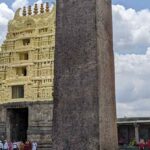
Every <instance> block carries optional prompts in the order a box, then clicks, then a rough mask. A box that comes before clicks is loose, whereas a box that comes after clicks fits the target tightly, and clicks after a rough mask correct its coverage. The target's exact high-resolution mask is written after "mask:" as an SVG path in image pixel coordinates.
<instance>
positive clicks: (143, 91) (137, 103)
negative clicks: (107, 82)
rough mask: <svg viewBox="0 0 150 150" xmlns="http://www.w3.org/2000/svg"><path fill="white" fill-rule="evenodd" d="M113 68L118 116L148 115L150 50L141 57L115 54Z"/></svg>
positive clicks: (149, 105)
mask: <svg viewBox="0 0 150 150" xmlns="http://www.w3.org/2000/svg"><path fill="white" fill-rule="evenodd" d="M115 66H116V99H117V106H118V107H117V108H118V116H130V115H131V116H136V115H140V113H141V115H142V113H143V114H144V112H145V111H149V114H150V88H149V87H150V70H149V68H150V48H148V50H147V52H146V53H145V54H143V55H136V54H130V55H129V54H126V55H121V54H116V55H115ZM143 103H144V104H143ZM147 108H148V109H147ZM145 115H146V114H145Z"/></svg>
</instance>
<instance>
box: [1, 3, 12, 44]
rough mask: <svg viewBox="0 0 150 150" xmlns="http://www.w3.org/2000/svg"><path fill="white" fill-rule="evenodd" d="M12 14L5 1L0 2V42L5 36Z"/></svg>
mask: <svg viewBox="0 0 150 150" xmlns="http://www.w3.org/2000/svg"><path fill="white" fill-rule="evenodd" d="M13 16H14V12H13V11H12V10H11V9H10V8H9V7H8V6H7V5H6V4H5V3H0V44H2V42H3V40H4V39H5V37H6V33H7V25H8V21H9V20H10V19H12V18H13Z"/></svg>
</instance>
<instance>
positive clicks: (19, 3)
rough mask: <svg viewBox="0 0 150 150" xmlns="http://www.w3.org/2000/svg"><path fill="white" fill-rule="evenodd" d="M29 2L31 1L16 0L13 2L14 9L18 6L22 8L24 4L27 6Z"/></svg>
mask: <svg viewBox="0 0 150 150" xmlns="http://www.w3.org/2000/svg"><path fill="white" fill-rule="evenodd" d="M28 4H29V1H28V0H15V1H14V2H13V3H12V9H13V10H14V11H16V10H17V9H18V8H22V7H24V6H27V5H28Z"/></svg>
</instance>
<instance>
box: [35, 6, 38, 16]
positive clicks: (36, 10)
mask: <svg viewBox="0 0 150 150" xmlns="http://www.w3.org/2000/svg"><path fill="white" fill-rule="evenodd" d="M34 14H35V15H37V14H38V6H37V4H35V5H34Z"/></svg>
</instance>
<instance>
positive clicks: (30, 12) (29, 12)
mask: <svg viewBox="0 0 150 150" xmlns="http://www.w3.org/2000/svg"><path fill="white" fill-rule="evenodd" d="M28 15H32V10H31V6H29V7H28Z"/></svg>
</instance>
